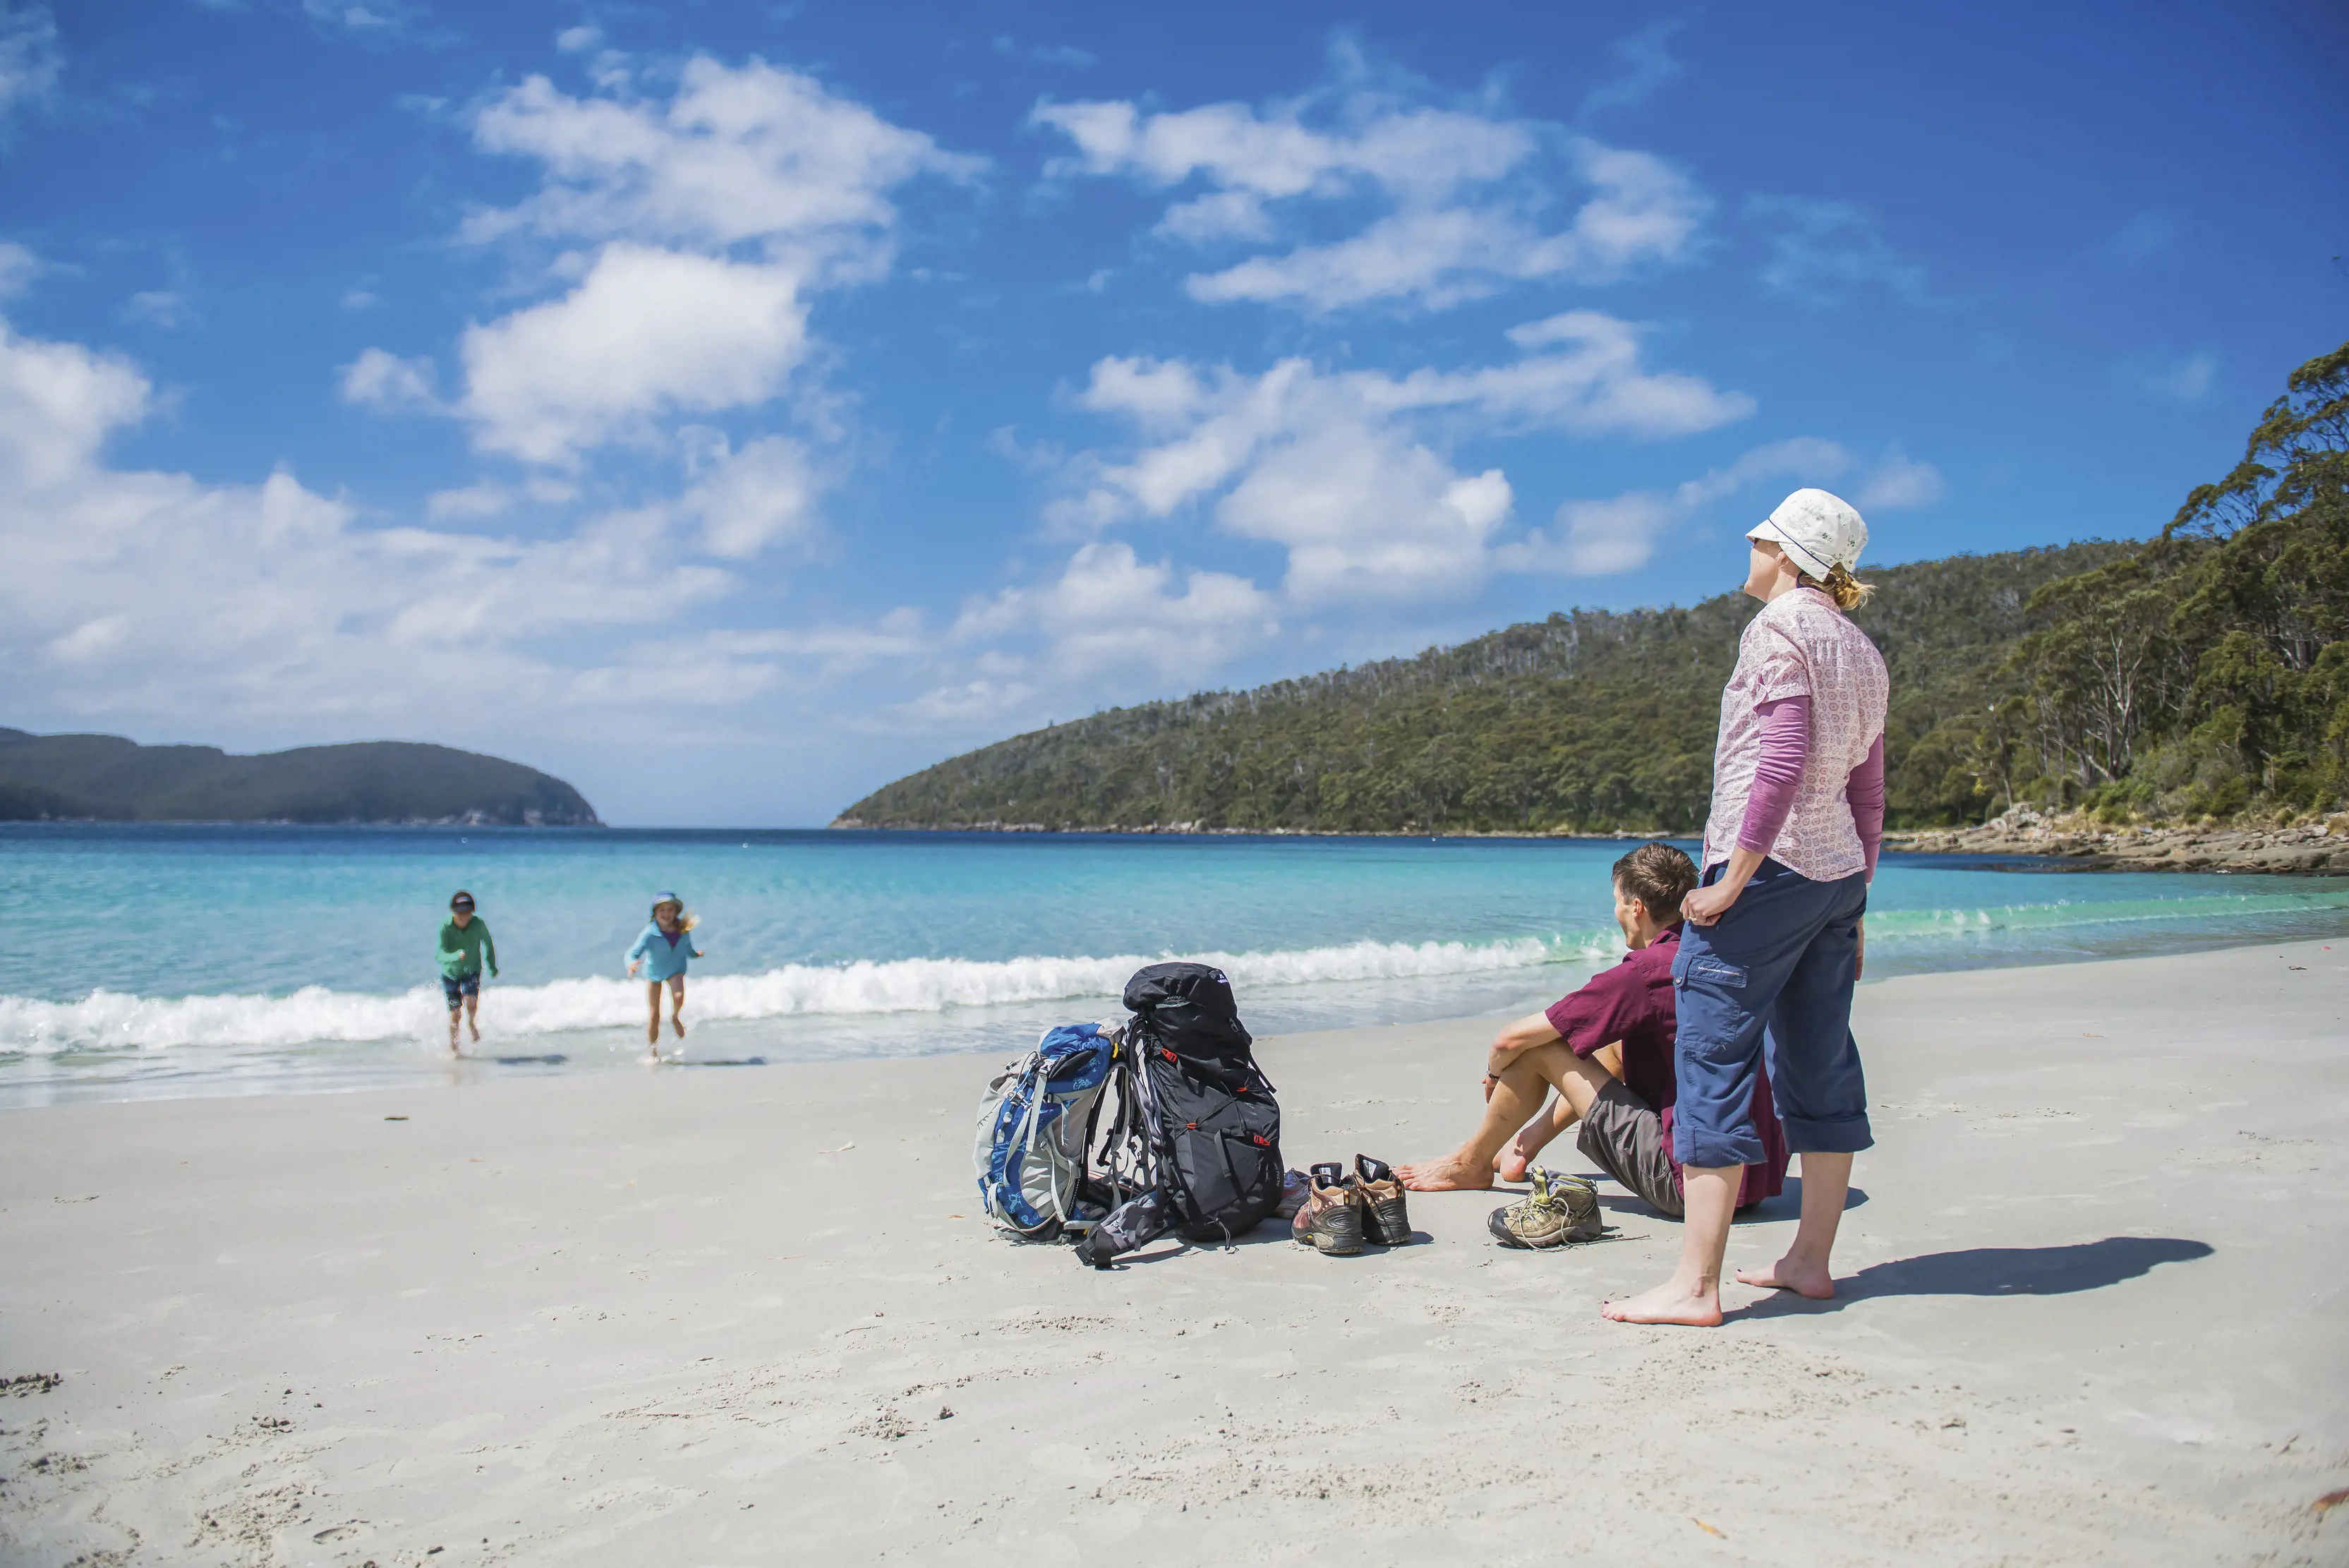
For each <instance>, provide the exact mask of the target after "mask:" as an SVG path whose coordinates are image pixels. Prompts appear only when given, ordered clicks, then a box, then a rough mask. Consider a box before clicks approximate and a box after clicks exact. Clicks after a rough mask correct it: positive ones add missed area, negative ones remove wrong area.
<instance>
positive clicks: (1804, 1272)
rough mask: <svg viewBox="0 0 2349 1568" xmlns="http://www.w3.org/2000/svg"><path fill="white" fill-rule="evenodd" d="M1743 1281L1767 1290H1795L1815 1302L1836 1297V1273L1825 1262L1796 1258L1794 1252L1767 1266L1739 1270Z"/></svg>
mask: <svg viewBox="0 0 2349 1568" xmlns="http://www.w3.org/2000/svg"><path fill="white" fill-rule="evenodd" d="M1737 1282H1738V1283H1739V1284H1741V1285H1758V1286H1760V1287H1761V1288H1762V1289H1764V1290H1765V1291H1792V1292H1794V1293H1795V1294H1796V1295H1798V1296H1803V1297H1805V1298H1806V1299H1808V1300H1811V1301H1815V1302H1831V1301H1833V1300H1835V1275H1834V1274H1832V1273H1830V1272H1828V1271H1827V1266H1826V1264H1825V1263H1808V1262H1799V1261H1797V1260H1796V1259H1795V1256H1794V1255H1793V1254H1792V1253H1789V1254H1787V1255H1786V1256H1785V1257H1783V1258H1781V1259H1779V1260H1778V1261H1777V1262H1775V1263H1773V1264H1772V1265H1770V1267H1768V1268H1766V1269H1754V1270H1753V1271H1751V1272H1748V1271H1747V1270H1744V1269H1740V1270H1738V1271H1737Z"/></svg>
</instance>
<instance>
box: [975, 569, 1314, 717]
mask: <svg viewBox="0 0 2349 1568" xmlns="http://www.w3.org/2000/svg"><path fill="white" fill-rule="evenodd" d="M1177 576H1178V574H1177V572H1176V570H1175V568H1174V566H1172V565H1170V564H1169V563H1167V562H1164V561H1158V562H1146V561H1142V560H1139V559H1137V558H1136V557H1135V556H1134V553H1133V546H1132V545H1127V544H1125V543H1123V542H1122V541H1111V542H1100V541H1097V542H1095V543H1093V544H1090V545H1083V546H1081V547H1080V548H1079V549H1078V551H1077V552H1076V554H1075V555H1073V556H1071V557H1070V558H1069V562H1068V565H1067V566H1066V567H1065V568H1064V569H1063V570H1062V572H1061V576H1059V577H1058V578H1056V579H1055V580H1053V581H1051V582H1049V583H1044V584H1040V585H1037V586H1034V587H1018V588H1007V589H1005V590H1003V591H1002V592H1000V593H999V594H997V595H995V596H994V597H990V598H985V599H975V600H973V601H972V602H971V603H969V604H968V605H966V606H965V607H963V611H962V614H961V615H960V616H959V617H957V619H956V621H955V625H954V627H953V628H952V630H951V632H950V633H949V634H948V635H949V639H950V640H951V641H952V642H955V643H969V642H974V641H988V642H1000V641H1005V640H1010V641H1018V642H1041V643H1043V644H1045V645H1046V646H1047V647H1048V649H1049V654H1048V656H1047V657H1046V658H1045V659H1044V660H1043V667H1042V669H1041V670H1039V671H1037V675H1038V676H1040V677H1041V678H1043V679H1046V680H1050V681H1053V682H1059V683H1067V682H1070V681H1075V680H1092V679H1095V678H1100V677H1104V676H1106V677H1112V678H1114V677H1118V676H1125V677H1133V676H1136V675H1141V676H1145V677H1152V678H1155V679H1156V680H1171V681H1177V682H1180V681H1192V680H1199V679H1201V678H1202V677H1204V676H1206V674H1208V673H1210V672H1211V671H1213V670H1216V669H1219V668H1220V667H1222V666H1223V665H1225V664H1226V663H1228V662H1230V661H1231V660H1232V659H1236V658H1238V657H1239V656H1240V655H1242V654H1244V653H1246V652H1247V651H1248V650H1249V649H1253V648H1255V647H1257V646H1258V645H1260V644H1261V643H1263V642H1264V641H1266V640H1268V639H1270V638H1272V637H1274V636H1275V635H1277V634H1278V631H1279V629H1280V620H1279V615H1278V605H1277V602H1276V601H1275V599H1274V598H1273V597H1272V596H1271V595H1269V594H1268V593H1266V592H1265V591H1264V590H1263V589H1261V588H1259V587H1257V586H1256V585H1255V584H1254V583H1251V582H1249V581H1248V580H1247V578H1245V577H1239V576H1231V575H1230V574H1228V573H1225V572H1206V571H1191V572H1186V573H1182V574H1179V576H1180V589H1181V591H1179V592H1177V591H1175V589H1176V583H1177Z"/></svg>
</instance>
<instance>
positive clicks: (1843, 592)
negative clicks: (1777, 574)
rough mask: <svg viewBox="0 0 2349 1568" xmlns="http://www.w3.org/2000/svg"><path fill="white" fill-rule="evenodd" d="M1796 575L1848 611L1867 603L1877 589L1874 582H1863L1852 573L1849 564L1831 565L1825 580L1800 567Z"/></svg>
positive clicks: (1805, 584)
mask: <svg viewBox="0 0 2349 1568" xmlns="http://www.w3.org/2000/svg"><path fill="white" fill-rule="evenodd" d="M1795 576H1796V578H1798V579H1799V580H1800V581H1801V582H1802V584H1803V585H1804V586H1805V587H1813V588H1816V589H1818V590H1819V591H1820V592H1821V593H1824V594H1826V596H1827V597H1829V598H1831V599H1833V600H1835V602H1836V607H1837V609H1840V610H1844V611H1847V612H1848V611H1851V610H1856V609H1857V608H1858V607H1860V606H1862V605H1864V604H1866V603H1867V602H1868V596H1869V595H1870V594H1873V593H1874V592H1875V591H1876V585H1875V584H1874V583H1863V582H1861V581H1860V580H1859V579H1858V578H1857V577H1855V576H1852V575H1851V568H1850V567H1849V566H1841V565H1837V566H1829V567H1828V568H1827V576H1826V581H1825V582H1821V581H1820V580H1819V579H1818V578H1816V577H1815V576H1811V574H1810V573H1808V572H1806V571H1802V570H1800V569H1797V570H1796V571H1795Z"/></svg>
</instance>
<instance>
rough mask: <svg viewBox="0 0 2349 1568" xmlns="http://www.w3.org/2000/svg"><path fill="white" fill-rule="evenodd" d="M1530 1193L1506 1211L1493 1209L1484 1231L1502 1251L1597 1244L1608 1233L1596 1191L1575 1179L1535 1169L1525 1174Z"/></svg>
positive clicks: (1539, 1167)
mask: <svg viewBox="0 0 2349 1568" xmlns="http://www.w3.org/2000/svg"><path fill="white" fill-rule="evenodd" d="M1526 1179H1527V1180H1529V1181H1531V1182H1532V1183H1533V1191H1532V1192H1531V1193H1529V1194H1528V1195H1526V1197H1525V1198H1522V1199H1518V1200H1517V1201H1516V1202H1515V1203H1512V1204H1510V1205H1509V1206H1508V1207H1507V1208H1506V1209H1495V1210H1493V1217H1492V1218H1491V1219H1490V1220H1486V1221H1485V1229H1486V1230H1488V1231H1492V1232H1493V1239H1494V1240H1495V1241H1498V1242H1500V1243H1501V1245H1502V1246H1504V1247H1530V1248H1533V1249H1535V1250H1537V1251H1541V1250H1546V1249H1547V1248H1551V1247H1563V1246H1565V1245H1567V1244H1568V1243H1569V1242H1574V1241H1597V1240H1599V1236H1600V1235H1601V1234H1603V1233H1604V1232H1605V1231H1606V1229H1607V1222H1606V1220H1603V1219H1601V1218H1600V1217H1599V1189H1597V1188H1595V1187H1593V1186H1592V1185H1591V1184H1590V1183H1589V1182H1588V1181H1587V1180H1585V1179H1582V1178H1581V1177H1578V1176H1559V1175H1557V1174H1556V1173H1554V1172H1552V1171H1549V1170H1547V1169H1545V1168H1542V1167H1541V1166H1538V1165H1537V1166H1535V1167H1534V1168H1532V1169H1531V1170H1529V1171H1527V1172H1526Z"/></svg>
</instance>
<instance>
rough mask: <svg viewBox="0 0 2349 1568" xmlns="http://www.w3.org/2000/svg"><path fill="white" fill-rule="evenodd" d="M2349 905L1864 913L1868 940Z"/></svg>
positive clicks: (2052, 905) (2309, 901) (2166, 903)
mask: <svg viewBox="0 0 2349 1568" xmlns="http://www.w3.org/2000/svg"><path fill="white" fill-rule="evenodd" d="M2336 909H2349V892H2343V893H2335V892H2331V891H2313V890H2312V891H2310V892H2304V893H2303V892H2291V893H2196V894H2186V895H2183V896H2179V897H2175V898H2090V899H2067V898H2058V899H2055V900H2054V901H2052V902H2048V903H2040V904H2005V905H2000V906H1994V907H1989V908H1982V909H1885V910H1875V909H1871V910H1869V911H1868V940H1871V941H1875V940H1884V939H1891V940H1919V939H1933V938H1946V937H1952V936H1960V937H1962V936H1975V935H1986V934H1988V933H1991V932H1994V931H2021V930H2053V929H2059V928H2070V927H2081V926H2103V925H2144V924H2154V923H2158V922H2163V921H2170V920H2211V919H2219V920H2226V919H2238V918H2240V917H2243V916H2252V915H2302V914H2311V913H2320V912H2323V911H2327V910H2336Z"/></svg>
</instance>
